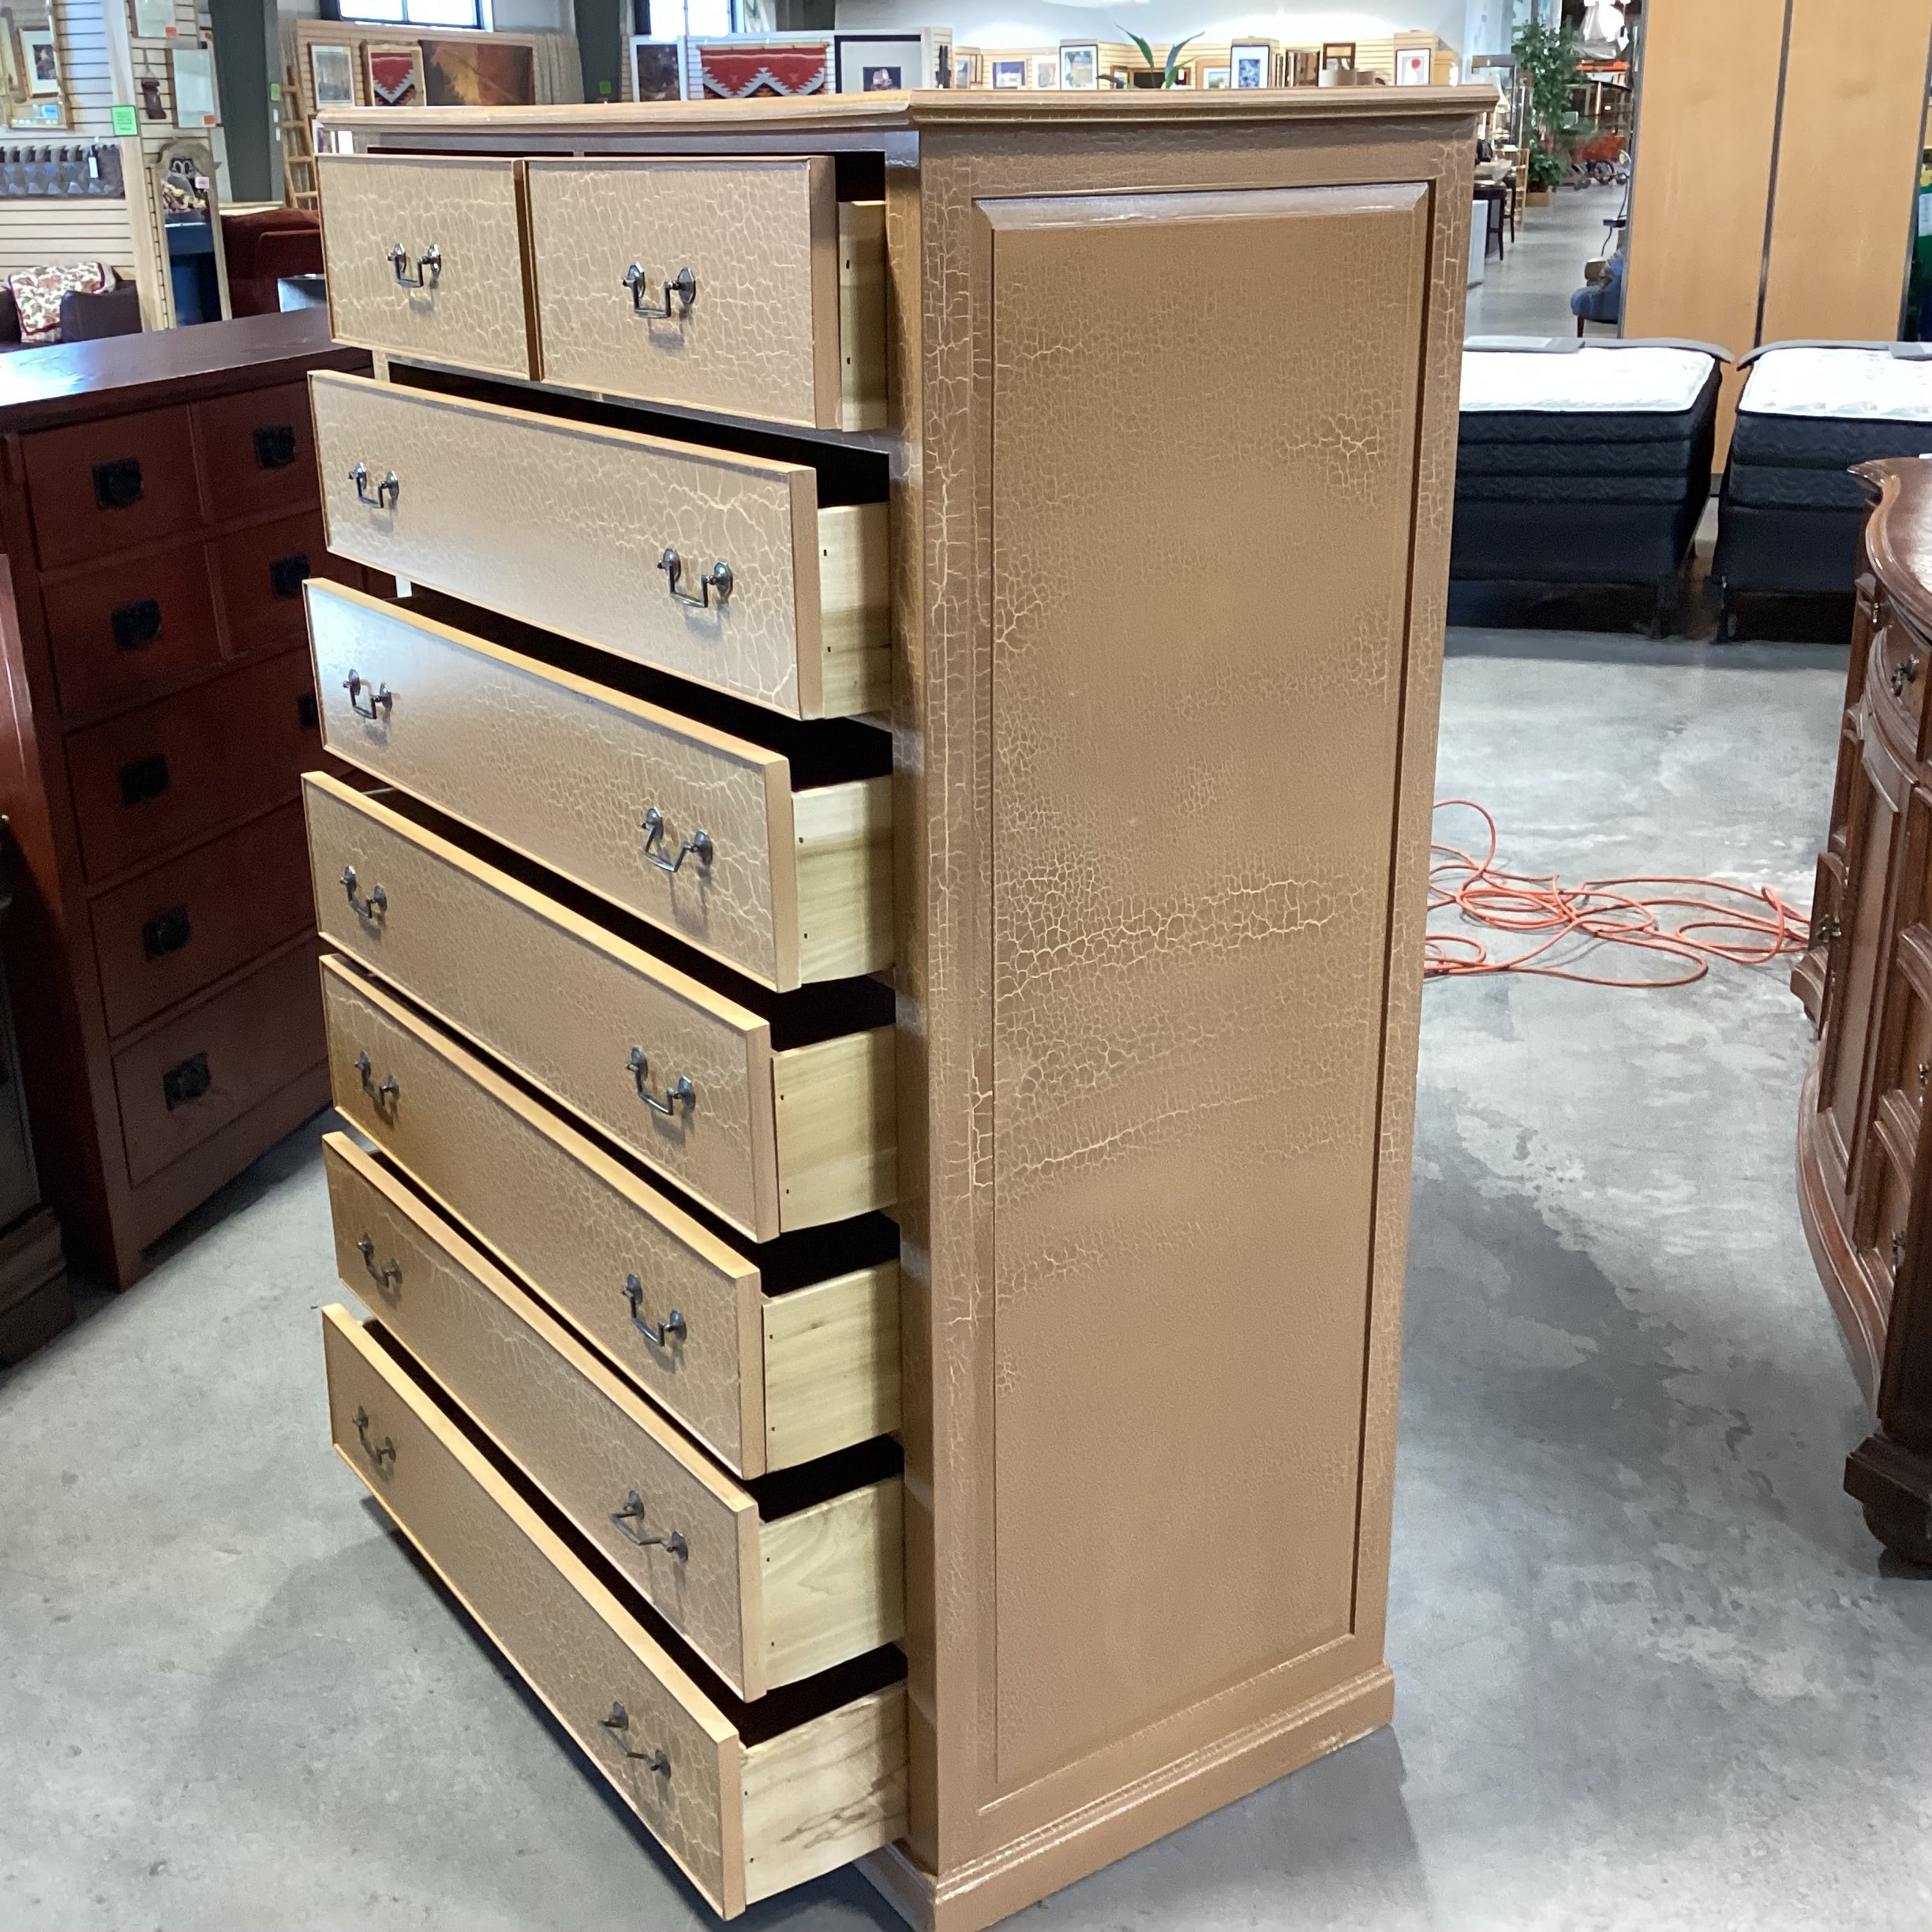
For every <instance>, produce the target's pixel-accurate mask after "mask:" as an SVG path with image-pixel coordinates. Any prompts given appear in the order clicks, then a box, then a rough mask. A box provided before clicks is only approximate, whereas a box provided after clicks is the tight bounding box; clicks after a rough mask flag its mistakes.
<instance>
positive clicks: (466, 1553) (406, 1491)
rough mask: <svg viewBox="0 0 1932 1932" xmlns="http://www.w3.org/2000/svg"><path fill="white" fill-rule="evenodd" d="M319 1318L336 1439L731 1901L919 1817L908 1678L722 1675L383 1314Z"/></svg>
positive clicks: (805, 1873)
mask: <svg viewBox="0 0 1932 1932" xmlns="http://www.w3.org/2000/svg"><path fill="white" fill-rule="evenodd" d="M322 1320H323V1342H324V1352H325V1354H326V1355H327V1357H328V1391H329V1426H330V1431H331V1435H332V1436H333V1438H334V1441H335V1448H336V1452H337V1453H338V1454H339V1455H340V1456H341V1457H342V1458H343V1461H344V1462H346V1463H347V1464H348V1466H350V1469H352V1470H354V1472H355V1473H356V1474H357V1475H358V1476H359V1477H361V1479H362V1481H363V1482H364V1483H365V1484H366V1485H368V1487H369V1492H370V1493H371V1494H372V1495H373V1496H374V1497H375V1498H376V1501H377V1502H378V1503H380V1504H381V1505H382V1507H384V1510H385V1511H388V1514H389V1515H390V1517H391V1518H392V1519H393V1520H394V1521H395V1524H396V1526H397V1527H398V1528H399V1529H401V1530H402V1533H403V1534H404V1535H405V1536H406V1537H408V1538H409V1539H410V1541H411V1542H412V1543H414V1544H415V1545H416V1547H417V1549H418V1550H420V1551H421V1552H422V1555H423V1556H424V1558H425V1559H426V1560H427V1561H428V1563H429V1565H430V1567H432V1569H434V1570H435V1571H436V1574H438V1575H439V1576H440V1577H441V1578H442V1579H443V1581H444V1583H445V1584H447V1586H448V1587H449V1588H450V1589H451V1591H452V1592H453V1593H455V1596H456V1597H457V1599H458V1600H459V1601H460V1602H461V1603H462V1605H463V1607H464V1608H465V1609H466V1610H467V1611H468V1612H470V1616H473V1617H474V1618H475V1619H476V1620H477V1623H479V1624H481V1626H482V1627H483V1630H484V1631H485V1634H487V1635H488V1636H489V1638H490V1639H491V1641H492V1642H494V1643H495V1644H496V1646H497V1648H498V1649H500V1650H501V1651H502V1652H503V1653H504V1655H505V1656H506V1657H507V1658H508V1659H509V1661H510V1662H511V1664H514V1665H515V1668H516V1669H517V1670H518V1672H519V1673H520V1674H521V1675H522V1677H523V1678H524V1679H525V1680H526V1682H527V1683H529V1684H530V1687H531V1688H532V1689H533V1690H534V1691H535V1692H536V1693H537V1695H538V1696H539V1697H540V1698H542V1699H543V1701H544V1702H545V1704H546V1705H548V1706H549V1709H550V1710H551V1712H552V1713H553V1714H554V1716H555V1717H556V1720H557V1721H558V1722H559V1723H560V1724H562V1725H563V1727H564V1729H565V1730H566V1731H567V1732H569V1733H570V1735H571V1736H572V1737H573V1738H574V1739H575V1740H576V1741H577V1743H578V1745H579V1746H580V1747H582V1750H583V1751H584V1752H585V1754H586V1755H587V1756H588V1757H589V1758H590V1761H591V1762H592V1763H593V1765H596V1767H597V1769H598V1770H599V1771H600V1772H601V1773H602V1774H603V1775H604V1777H605V1778H606V1779H607V1780H608V1781H609V1783H610V1784H611V1785H612V1788H614V1789H615V1790H616V1792H617V1794H618V1795H619V1796H620V1798H622V1799H623V1801H624V1803H626V1804H627V1805H628V1806H629V1807H631V1810H633V1811H635V1813H636V1814H637V1815H638V1818H641V1819H642V1821H643V1822H644V1824H645V1825H646V1826H647V1827H648V1828H649V1829H650V1832H651V1833H652V1835H653V1837H656V1838H657V1840H658V1842H659V1843H660V1844H662V1845H663V1846H664V1848H665V1850H666V1851H667V1852H669V1853H670V1854H671V1855H672V1858H674V1859H676V1861H677V1862H678V1863H679V1864H680V1866H682V1867H683V1870H684V1871H685V1873H686V1874H687V1875H688V1877H689V1878H691V1881H692V1883H693V1884H694V1885H696V1886H697V1888H698V1890H699V1891H700V1892H702V1893H703V1894H704V1896H705V1897H706V1899H707V1900H709V1901H710V1904H711V1905H712V1907H713V1908H714V1909H715V1910H716V1911H719V1912H721V1913H722V1914H723V1915H725V1917H726V1918H735V1917H736V1915H738V1914H739V1912H741V1911H743V1910H744V1908H745V1907H746V1906H747V1904H752V1903H754V1902H755V1901H756V1900H759V1899H762V1898H768V1897H769V1896H771V1895H772V1894H773V1893H775V1892H781V1891H783V1890H784V1889H785V1888H786V1887H788V1886H789V1885H799V1884H801V1883H803V1881H805V1880H806V1879H808V1878H817V1877H818V1876H819V1875H820V1874H822V1873H825V1872H828V1871H831V1870H836V1869H837V1867H838V1866H841V1865H845V1864H849V1863H851V1862H852V1860H853V1859H856V1858H859V1857H863V1855H865V1854H866V1853H867V1852H871V1851H875V1850H877V1849H878V1848H880V1847H882V1846H883V1845H886V1844H890V1843H891V1842H892V1841H893V1840H894V1839H895V1838H897V1837H900V1835H901V1834H902V1833H904V1829H905V1810H906V1698H905V1689H904V1684H903V1683H887V1684H885V1685H883V1686H874V1685H871V1684H868V1683H867V1682H866V1674H865V1672H864V1671H863V1667H848V1672H847V1675H848V1677H849V1678H850V1679H852V1681H849V1682H848V1681H841V1678H840V1676H838V1675H837V1674H835V1675H834V1676H833V1677H832V1678H831V1679H829V1680H828V1679H821V1680H819V1682H818V1683H815V1684H813V1685H810V1686H807V1685H800V1686H798V1687H796V1694H795V1693H794V1692H789V1691H788V1692H782V1693H780V1694H777V1696H775V1697H774V1698H769V1699H767V1700H766V1703H765V1704H763V1705H736V1706H734V1705H732V1702H731V1701H730V1700H729V1698H728V1693H724V1692H723V1687H722V1686H720V1687H718V1692H719V1693H720V1694H712V1693H710V1692H709V1691H707V1690H706V1688H704V1687H702V1686H701V1685H700V1683H698V1680H697V1679H696V1678H695V1676H694V1675H693V1674H692V1672H691V1671H688V1670H687V1669H685V1668H683V1667H681V1666H680V1664H679V1663H678V1661H676V1658H675V1657H672V1654H671V1653H670V1652H669V1651H668V1649H666V1648H665V1645H664V1644H663V1643H661V1642H659V1641H658V1640H657V1638H655V1637H653V1634H651V1632H650V1630H649V1629H648V1628H646V1625H645V1623H643V1621H642V1619H641V1617H640V1616H638V1614H635V1613H634V1612H632V1611H631V1608H629V1606H628V1605H627V1603H626V1602H625V1601H623V1598H622V1597H621V1596H620V1594H619V1593H618V1591H617V1590H616V1589H615V1588H613V1587H612V1586H611V1585H610V1584H608V1583H607V1582H605V1580H604V1578H602V1577H601V1576H600V1575H599V1574H597V1572H595V1571H593V1569H592V1568H591V1567H590V1564H589V1563H588V1562H587V1561H586V1559H584V1558H582V1557H581V1556H578V1554H577V1553H576V1552H575V1550H574V1549H573V1548H571V1546H570V1544H568V1543H567V1541H565V1539H564V1535H563V1534H562V1533H560V1531H559V1530H558V1529H555V1528H554V1527H552V1525H551V1524H550V1522H549V1521H547V1520H546V1519H545V1517H544V1515H542V1514H541V1511H539V1510H538V1509H537V1507H536V1505H535V1504H534V1503H533V1502H532V1501H531V1500H529V1499H528V1498H527V1497H526V1496H525V1495H524V1494H523V1493H522V1492H521V1491H520V1490H519V1488H517V1487H516V1485H515V1484H514V1483H513V1482H512V1481H511V1479H510V1477H508V1475H507V1473H505V1472H504V1470H500V1468H498V1467H497V1466H496V1464H495V1463H494V1462H492V1460H491V1459H490V1458H489V1456H488V1455H486V1454H485V1451H483V1449H482V1448H481V1447H479V1445H478V1444H477V1443H476V1442H475V1441H474V1440H471V1438H470V1436H468V1435H467V1434H466V1432H464V1431H463V1430H462V1428H459V1426H458V1425H457V1424H456V1422H455V1420H454V1419H453V1418H452V1417H451V1415H449V1414H448V1413H446V1412H445V1411H444V1409H443V1408H442V1407H441V1406H439V1405H438V1404H437V1403H436V1401H435V1400H434V1399H432V1396H431V1395H430V1393H429V1391H428V1390H427V1389H426V1388H425V1386H424V1385H423V1384H422V1383H421V1382H419V1381H418V1380H417V1379H416V1378H415V1376H414V1375H413V1374H412V1373H411V1372H410V1369H409V1368H408V1367H407V1366H406V1364H405V1362H404V1361H403V1360H402V1359H401V1357H399V1354H397V1353H395V1352H394V1351H392V1350H391V1349H390V1348H388V1347H386V1346H384V1336H383V1335H382V1333H381V1331H380V1329H378V1328H376V1327H373V1326H370V1327H365V1326H363V1325H362V1324H359V1323H358V1322H357V1321H356V1320H354V1317H353V1316H351V1315H350V1313H349V1312H348V1311H347V1310H346V1309H343V1308H340V1307H331V1308H328V1309H324V1311H323V1315H322ZM888 1654H889V1653H888ZM871 1675H872V1676H877V1675H878V1672H877V1671H876V1669H874V1670H873V1671H872V1672H871ZM828 1704H829V1708H827V1707H826V1706H827V1705H828ZM779 1727H782V1728H779Z"/></svg>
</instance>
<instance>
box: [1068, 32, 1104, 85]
mask: <svg viewBox="0 0 1932 1932" xmlns="http://www.w3.org/2000/svg"><path fill="white" fill-rule="evenodd" d="M1060 84H1061V86H1062V87H1063V88H1073V90H1074V92H1076V93H1084V94H1091V92H1093V91H1094V89H1095V88H1097V87H1099V84H1100V43H1099V41H1098V40H1062V41H1061V43H1060Z"/></svg>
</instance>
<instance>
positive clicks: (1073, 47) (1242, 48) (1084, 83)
mask: <svg viewBox="0 0 1932 1932" xmlns="http://www.w3.org/2000/svg"><path fill="white" fill-rule="evenodd" d="M1153 51H1154V55H1155V62H1156V63H1157V64H1156V65H1155V66H1152V67H1149V66H1148V63H1147V60H1146V58H1145V57H1144V54H1142V52H1141V51H1140V48H1139V47H1135V46H1133V45H1131V44H1129V43H1127V42H1125V41H1118V42H1116V41H1110V40H1062V41H1061V43H1059V45H1058V47H960V48H959V49H958V50H957V51H956V52H955V54H954V56H953V69H954V73H955V76H956V80H955V83H954V84H955V85H957V86H959V87H965V88H982V87H984V88H1034V89H1046V88H1060V89H1063V90H1065V91H1066V92H1072V93H1092V92H1105V91H1106V89H1108V88H1135V87H1149V86H1159V84H1161V83H1162V81H1163V79H1164V77H1165V76H1166V58H1167V54H1168V51H1169V50H1168V49H1167V48H1166V47H1161V46H1159V45H1158V44H1157V45H1155V47H1154V50H1153ZM1314 78H1315V76H1314V71H1313V69H1312V68H1311V69H1310V70H1309V75H1308V79H1307V83H1306V84H1309V85H1311V86H1312V84H1314ZM1173 84H1174V86H1176V87H1184V88H1274V87H1288V86H1293V85H1294V84H1296V77H1295V76H1294V74H1293V73H1290V71H1289V68H1288V66H1287V65H1286V64H1285V63H1284V61H1283V58H1282V51H1281V49H1280V48H1279V47H1278V46H1277V45H1276V44H1275V42H1273V41H1272V40H1237V41H1236V42H1234V44H1233V45H1232V46H1231V47H1230V46H1227V45H1222V46H1219V47H1217V46H1214V45H1211V44H1209V43H1206V42H1203V41H1198V40H1197V41H1195V42H1193V43H1189V45H1188V46H1187V47H1186V49H1185V53H1184V54H1183V56H1182V58H1181V59H1180V60H1179V61H1178V62H1176V63H1175V66H1174V83H1173Z"/></svg>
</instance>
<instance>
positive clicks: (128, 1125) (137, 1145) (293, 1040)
mask: <svg viewBox="0 0 1932 1932" xmlns="http://www.w3.org/2000/svg"><path fill="white" fill-rule="evenodd" d="M323 1052H324V1048H323V1039H322V1002H321V1001H320V999H319V998H317V996H316V978H315V954H314V951H313V948H311V947H310V946H309V945H296V946H294V947H293V948H291V949H290V950H289V951H287V952H286V953H280V954H278V955H277V956H276V957H274V958H273V959H271V960H269V961H268V964H265V965H264V966H262V967H260V968H259V969H258V970H256V972H253V973H251V974H250V975H249V976H248V978H246V979H243V980H240V981H238V983H236V984H234V985H233V986H230V987H228V988H227V989H226V990H224V991H223V992H220V993H218V994H215V995H214V996H213V998H210V999H206V1000H204V1001H203V1002H201V1003H200V1005H198V1006H195V1007H192V1008H190V1009H189V1010H188V1011H187V1012H185V1013H182V1014H180V1015H179V1016H178V1017H176V1018H174V1019H173V1020H167V1021H165V1022H164V1023H163V1024H161V1025H160V1026H159V1027H158V1028H156V1029H155V1031H154V1032H152V1033H149V1034H148V1035H145V1036H144V1037H143V1038H142V1039H140V1041H139V1042H138V1043H137V1044H136V1045H134V1046H132V1047H127V1048H126V1049H125V1050H123V1051H122V1052H121V1053H119V1054H116V1055H115V1056H114V1091H115V1093H116V1095H118V1098H119V1100H120V1103H121V1133H122V1141H123V1143H124V1145H125V1151H126V1155H127V1170H128V1178H129V1180H130V1181H133V1183H134V1185H136V1186H137V1187H138V1186H139V1185H140V1184H141V1182H143V1181H145V1180H147V1179H148V1178H150V1177H151V1176H152V1175H154V1174H159V1172H160V1171H161V1170H162V1169H163V1168H164V1167H166V1166H168V1164H169V1163H170V1162H172V1161H176V1160H178V1159H180V1158H181V1157H182V1155H184V1154H185V1153H187V1152H189V1151H190V1150H191V1149H192V1148H197V1147H199V1146H200V1144H201V1143H202V1142H203V1141H204V1140H207V1139H208V1137H209V1136H211V1135H212V1134H214V1133H217V1132H218V1131H219V1129H222V1128H223V1127H225V1126H227V1125H228V1124H229V1122H230V1121H234V1120H238V1119H239V1118H241V1115H243V1114H245V1113H247V1112H248V1110H249V1109H250V1108H251V1107H253V1106H256V1104H257V1103H260V1102H261V1101H264V1100H266V1099H268V1098H270V1096H271V1095H273V1094H275V1093H276V1092H277V1091H279V1090H280V1089H281V1088H283V1087H286V1085H287V1084H289V1082H290V1081H291V1080H294V1079H295V1078H296V1077H297V1076H298V1075H300V1074H301V1073H306V1072H307V1071H308V1070H309V1069H310V1068H311V1067H314V1066H319V1065H320V1064H321V1062H322V1058H323Z"/></svg>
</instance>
